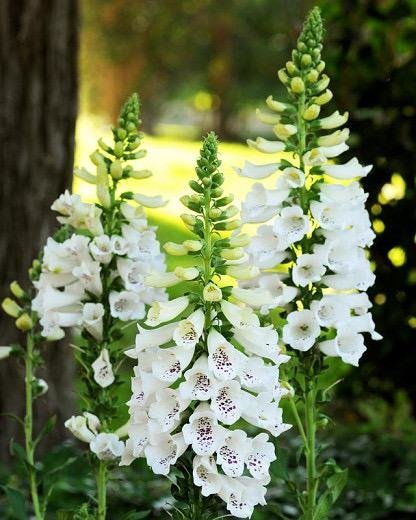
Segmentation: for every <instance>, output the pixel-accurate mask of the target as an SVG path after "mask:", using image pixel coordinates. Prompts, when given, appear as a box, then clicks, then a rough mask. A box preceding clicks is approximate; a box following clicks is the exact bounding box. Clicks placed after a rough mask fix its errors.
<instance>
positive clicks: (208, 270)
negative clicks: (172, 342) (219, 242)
mask: <svg viewBox="0 0 416 520" xmlns="http://www.w3.org/2000/svg"><path fill="white" fill-rule="evenodd" d="M210 209H211V189H210V188H207V189H206V190H205V195H204V242H205V247H204V285H207V284H208V283H209V282H210V281H211V276H212V266H211V262H212V233H211V219H210V216H209V212H210ZM210 326H211V302H205V330H206V331H208V330H209V328H210Z"/></svg>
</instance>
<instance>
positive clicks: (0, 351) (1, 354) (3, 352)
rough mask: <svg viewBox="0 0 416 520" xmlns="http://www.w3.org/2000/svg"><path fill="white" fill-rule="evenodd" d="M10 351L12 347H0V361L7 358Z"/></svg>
mask: <svg viewBox="0 0 416 520" xmlns="http://www.w3.org/2000/svg"><path fill="white" fill-rule="evenodd" d="M12 350H13V347H0V360H1V359H6V358H8V357H9V356H10V354H11V352H12Z"/></svg>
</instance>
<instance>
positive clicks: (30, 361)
mask: <svg viewBox="0 0 416 520" xmlns="http://www.w3.org/2000/svg"><path fill="white" fill-rule="evenodd" d="M39 267H40V263H39V261H38V260H35V261H34V262H33V265H32V267H31V268H30V269H29V276H30V278H31V280H32V281H34V280H36V279H37V278H38V276H39ZM10 292H11V296H12V298H10V297H7V298H5V299H4V300H3V302H2V308H3V311H4V312H5V313H6V314H7V315H9V316H10V317H12V318H14V319H15V325H16V328H17V329H18V330H19V331H20V332H21V333H22V334H23V335H24V338H25V341H24V345H20V344H14V345H11V346H4V347H0V360H1V359H5V358H7V357H9V356H12V357H15V358H17V359H21V360H23V363H24V369H25V377H24V386H25V416H24V418H23V420H22V419H20V418H19V417H17V416H15V415H11V417H12V418H13V419H15V420H16V421H17V422H18V423H19V424H20V425H21V426H22V428H23V432H24V447H23V449H22V447H20V446H19V444H18V443H17V442H16V441H15V440H13V439H12V440H11V443H10V447H11V452H12V454H13V455H14V456H15V457H17V458H18V459H19V461H20V462H21V463H22V466H23V468H24V469H25V471H26V474H27V482H28V485H29V491H30V497H31V502H32V507H33V514H34V517H35V518H36V520H43V519H44V518H45V515H46V509H47V503H48V496H49V494H50V491H51V489H44V495H43V496H42V495H41V494H40V493H39V487H40V482H41V480H42V475H40V474H39V471H38V465H37V461H36V448H37V446H38V444H39V443H40V441H41V440H42V439H43V438H44V437H45V435H46V434H47V433H48V432H49V431H50V430H51V429H52V428H53V426H54V424H55V417H52V418H50V419H49V420H48V421H47V423H46V424H45V425H44V426H43V428H42V429H41V431H40V432H39V433H38V434H37V435H36V437H35V435H34V429H33V423H34V413H33V404H34V402H35V401H36V399H37V398H38V397H40V396H41V395H43V394H45V393H46V392H47V390H48V385H47V383H46V382H45V381H44V380H43V379H40V378H39V377H37V369H38V368H39V367H40V366H41V365H42V362H43V359H42V353H41V349H42V346H43V344H44V341H45V340H44V338H42V336H41V334H40V325H39V321H38V317H37V315H36V312H34V311H33V309H32V305H31V296H32V294H31V293H33V292H34V288H33V286H31V289H30V292H26V291H24V290H23V289H22V288H21V286H20V285H19V283H18V282H16V281H14V282H12V283H11V284H10ZM6 415H8V414H6ZM44 487H45V486H44ZM10 492H14V493H18V492H17V491H16V490H14V489H13V490H12V491H10Z"/></svg>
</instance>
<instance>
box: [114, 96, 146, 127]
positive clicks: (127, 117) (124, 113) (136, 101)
mask: <svg viewBox="0 0 416 520" xmlns="http://www.w3.org/2000/svg"><path fill="white" fill-rule="evenodd" d="M118 122H119V125H120V127H121V128H126V129H127V130H128V128H127V125H130V126H131V127H132V126H133V125H134V129H137V128H138V127H139V126H140V124H141V120H140V98H139V95H138V94H137V92H135V93H134V94H132V95H131V96H130V97H129V98H128V100H127V101H126V102H125V103H124V105H123V107H122V109H121V112H120V116H119V120H118ZM131 123H133V125H132V124H131Z"/></svg>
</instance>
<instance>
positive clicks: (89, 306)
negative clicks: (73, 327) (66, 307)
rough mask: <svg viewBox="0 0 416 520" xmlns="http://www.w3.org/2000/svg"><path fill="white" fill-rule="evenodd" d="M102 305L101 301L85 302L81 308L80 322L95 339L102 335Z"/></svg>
mask: <svg viewBox="0 0 416 520" xmlns="http://www.w3.org/2000/svg"><path fill="white" fill-rule="evenodd" d="M103 317H104V306H103V304H102V303H86V304H85V305H84V307H83V309H82V323H83V326H84V327H85V329H86V330H87V331H88V332H89V333H90V334H91V335H92V336H93V337H94V338H95V339H96V340H97V341H101V339H102V337H103Z"/></svg>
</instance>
